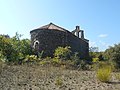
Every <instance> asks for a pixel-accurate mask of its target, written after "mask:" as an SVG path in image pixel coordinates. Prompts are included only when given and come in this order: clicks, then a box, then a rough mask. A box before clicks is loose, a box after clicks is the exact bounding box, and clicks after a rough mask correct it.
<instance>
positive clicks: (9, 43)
mask: <svg viewBox="0 0 120 90" xmlns="http://www.w3.org/2000/svg"><path fill="white" fill-rule="evenodd" d="M20 37H21V35H20V34H18V33H16V35H15V36H14V37H12V38H10V37H5V36H3V35H0V59H2V60H3V61H5V62H19V61H21V60H23V59H24V58H25V57H26V56H27V55H31V54H32V49H31V47H30V40H29V39H22V40H20Z"/></svg>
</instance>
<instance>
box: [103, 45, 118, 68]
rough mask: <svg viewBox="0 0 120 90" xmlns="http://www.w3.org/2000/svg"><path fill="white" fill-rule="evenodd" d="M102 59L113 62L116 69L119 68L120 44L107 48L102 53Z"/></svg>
mask: <svg viewBox="0 0 120 90" xmlns="http://www.w3.org/2000/svg"><path fill="white" fill-rule="evenodd" d="M104 59H106V60H111V61H113V62H115V63H116V68H120V44H115V45H114V46H113V47H109V48H108V49H107V50H106V51H105V53H104Z"/></svg>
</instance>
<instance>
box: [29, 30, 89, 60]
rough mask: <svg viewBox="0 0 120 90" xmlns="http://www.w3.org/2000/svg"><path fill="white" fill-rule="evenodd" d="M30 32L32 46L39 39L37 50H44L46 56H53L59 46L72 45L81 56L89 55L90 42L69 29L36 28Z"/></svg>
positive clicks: (74, 50)
mask: <svg viewBox="0 0 120 90" xmlns="http://www.w3.org/2000/svg"><path fill="white" fill-rule="evenodd" d="M30 33H31V43H32V46H33V45H34V42H35V41H36V40H38V41H39V46H38V48H37V50H38V51H40V52H41V51H44V55H45V56H53V53H54V50H55V49H56V48H57V47H58V46H63V47H64V46H70V47H71V50H72V51H73V52H80V53H81V58H84V57H88V50H89V45H88V43H87V42H86V41H85V40H82V39H81V38H78V37H77V36H75V35H73V34H72V33H71V32H69V31H67V30H65V31H59V30H50V29H46V30H45V29H36V30H33V31H31V32H30Z"/></svg>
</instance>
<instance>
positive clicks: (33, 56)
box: [25, 55, 37, 62]
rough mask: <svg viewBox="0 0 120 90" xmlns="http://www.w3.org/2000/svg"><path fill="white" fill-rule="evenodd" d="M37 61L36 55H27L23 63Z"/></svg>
mask: <svg viewBox="0 0 120 90" xmlns="http://www.w3.org/2000/svg"><path fill="white" fill-rule="evenodd" d="M36 60H37V56H36V55H27V56H26V58H25V61H28V62H29V61H36Z"/></svg>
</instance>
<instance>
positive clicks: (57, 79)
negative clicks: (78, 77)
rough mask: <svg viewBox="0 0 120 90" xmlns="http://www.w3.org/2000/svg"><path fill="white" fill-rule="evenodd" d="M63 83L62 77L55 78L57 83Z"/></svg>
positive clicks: (59, 84)
mask: <svg viewBox="0 0 120 90" xmlns="http://www.w3.org/2000/svg"><path fill="white" fill-rule="evenodd" d="M62 84H63V81H62V79H61V78H60V77H57V78H56V80H55V85H57V86H61V85H62Z"/></svg>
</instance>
